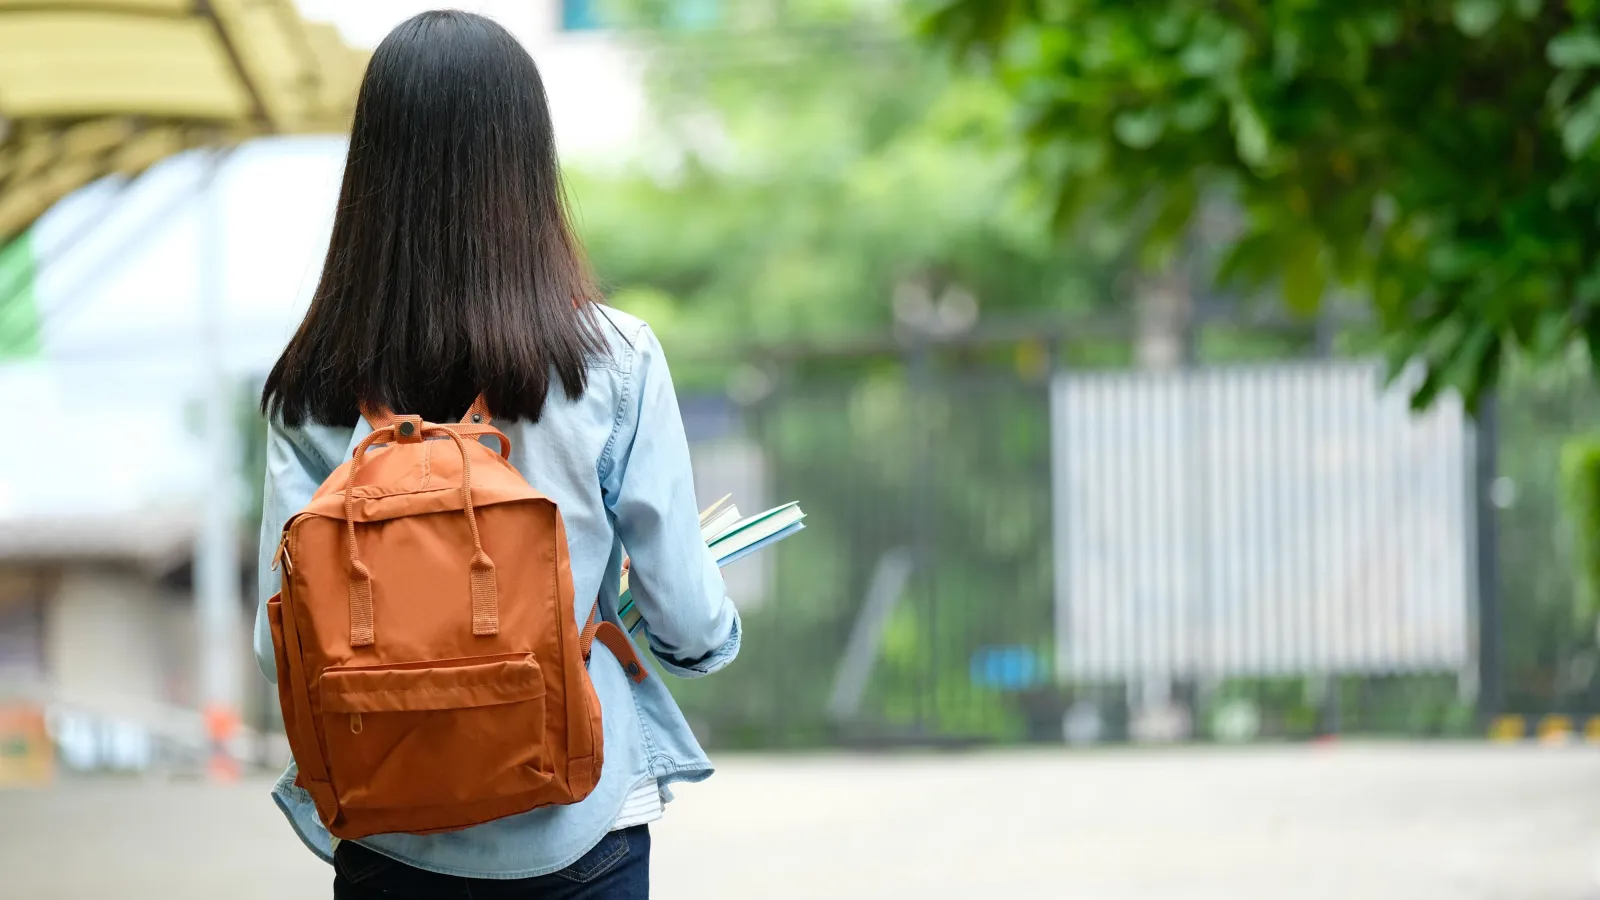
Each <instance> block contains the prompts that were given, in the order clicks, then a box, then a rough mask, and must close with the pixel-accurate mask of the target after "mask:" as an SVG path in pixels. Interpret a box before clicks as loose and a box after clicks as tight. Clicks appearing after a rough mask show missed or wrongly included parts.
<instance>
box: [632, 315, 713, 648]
mask: <svg viewBox="0 0 1600 900" xmlns="http://www.w3.org/2000/svg"><path fill="white" fill-rule="evenodd" d="M624 382H625V384H626V385H627V387H626V389H625V391H624V393H623V396H622V400H621V402H620V404H619V407H618V413H617V421H616V425H615V429H614V431H613V434H612V438H611V442H610V444H609V446H608V451H607V454H606V459H605V460H604V461H603V467H602V471H601V485H602V488H603V490H604V493H605V499H606V507H607V509H608V510H609V512H610V513H611V515H612V516H613V518H614V520H615V522H616V527H617V534H618V536H619V537H620V538H621V539H622V545H623V547H624V548H626V550H627V553H628V556H629V558H630V560H631V563H630V569H629V573H628V586H629V589H630V590H631V591H632V593H633V600H634V603H635V604H636V605H637V606H638V608H639V613H640V615H641V616H642V617H643V619H644V628H645V634H646V637H647V639H648V640H649V643H650V649H651V652H652V653H654V654H655V656H656V658H657V659H658V660H660V662H661V664H662V665H663V666H664V667H665V668H666V669H667V671H669V672H672V673H673V674H675V675H679V676H682V677H685V678H693V677H698V676H701V675H708V674H710V673H712V672H715V671H717V670H718V669H720V668H722V667H723V666H726V665H727V664H728V663H730V662H732V661H733V658H734V657H735V656H736V655H738V652H739V641H740V627H739V613H738V611H737V610H736V609H734V606H733V602H732V601H731V600H729V599H728V592H727V587H726V586H725V585H724V584H723V581H722V572H721V571H720V570H718V568H717V564H716V560H715V559H713V558H712V556H711V551H710V550H708V549H707V548H706V545H705V543H704V542H703V541H702V540H701V538H700V515H699V510H698V509H697V507H696V505H695V495H694V473H693V470H692V469H691V467H690V465H689V443H688V440H687V438H686V437H685V435H684V430H683V418H682V416H681V414H680V413H679V411H678V398H677V395H676V393H675V392H674V391H673V388H672V376H671V374H670V373H669V372H668V369H667V363H666V359H665V358H664V357H663V355H662V352H661V345H660V343H659V342H658V341H657V340H656V337H655V335H654V334H653V333H652V332H651V331H650V330H649V329H648V328H643V329H641V330H640V332H639V334H638V336H637V337H636V338H635V340H634V347H633V355H632V359H631V366H630V368H629V371H628V373H627V376H626V377H625V379H624Z"/></svg>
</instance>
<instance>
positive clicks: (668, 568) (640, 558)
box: [255, 307, 740, 878]
mask: <svg viewBox="0 0 1600 900" xmlns="http://www.w3.org/2000/svg"><path fill="white" fill-rule="evenodd" d="M596 314H597V315H601V316H604V317H605V318H606V319H609V322H607V321H601V322H600V323H599V324H600V326H601V329H602V331H603V332H604V333H605V335H606V339H607V342H608V344H609V350H610V352H609V354H608V355H607V356H605V357H603V358H596V359H595V360H594V361H593V362H592V363H591V366H590V369H589V385H588V389H587V390H586V391H585V392H584V394H583V396H582V397H580V398H578V399H577V400H575V401H574V400H569V399H568V398H567V397H566V395H565V394H564V393H563V392H562V391H561V390H560V388H559V387H557V388H555V389H553V390H552V391H551V392H550V396H549V399H548V400H547V402H546V405H545V411H544V414H543V416H542V417H541V418H540V420H539V421H538V422H537V423H536V424H531V425H530V424H526V423H521V422H505V421H499V422H496V423H495V424H496V425H497V426H498V427H499V428H500V429H501V430H503V431H505V432H506V435H507V437H509V438H510V439H511V444H512V448H513V450H512V457H511V461H512V463H514V464H515V465H516V467H517V470H518V471H519V472H521V473H522V475H523V476H524V477H526V478H527V479H528V481H529V482H530V483H532V484H533V486H534V487H536V488H538V489H539V490H540V491H542V492H543V493H545V494H546V495H548V496H549V497H550V498H551V499H553V500H555V501H556V503H557V505H558V506H559V507H560V509H561V516H562V518H563V520H564V521H565V523H566V529H567V540H568V541H569V542H570V543H571V546H572V581H573V587H574V588H575V593H576V597H577V607H576V608H574V609H573V611H572V614H573V616H574V617H575V618H576V619H577V620H578V621H582V620H583V619H585V618H587V617H588V615H589V608H590V605H591V604H592V603H593V602H594V598H595V597H596V596H599V597H600V605H601V610H602V612H603V614H604V615H605V616H606V617H607V618H610V619H612V620H613V621H614V620H615V619H616V607H617V584H618V578H619V575H620V567H621V562H622V557H623V549H622V548H623V547H624V546H626V547H627V554H628V556H629V558H630V559H631V570H630V573H629V576H628V578H629V585H630V587H631V588H632V591H633V596H634V599H635V602H636V603H637V604H638V606H639V610H640V612H641V613H642V615H643V617H644V622H645V633H646V635H647V637H648V639H649V644H650V649H651V650H652V651H653V653H654V655H655V657H656V660H657V663H658V664H657V665H656V666H654V667H652V668H654V669H655V672H654V673H653V674H652V677H650V678H646V679H645V680H644V681H643V682H641V683H639V684H632V683H630V682H629V681H628V679H627V677H626V676H624V674H623V672H622V667H621V666H620V665H619V664H618V663H617V662H616V660H615V658H614V657H612V656H611V654H610V653H609V651H607V650H606V649H605V648H604V647H603V646H602V645H600V644H598V643H597V644H595V648H594V655H593V657H592V658H591V660H590V666H589V675H590V677H591V678H592V679H593V681H594V686H595V691H596V692H597V693H598V694H599V696H600V706H601V711H602V713H601V714H602V719H603V721H604V726H605V764H604V768H603V770H602V772H601V777H600V782H599V784H598V785H597V786H596V787H595V789H594V792H593V793H591V794H590V795H589V796H588V797H587V798H585V799H584V800H583V801H582V802H581V803H575V804H572V805H571V806H557V807H546V808H544V809H537V810H534V811H532V812H528V813H524V814H522V815H517V816H511V817H509V818H505V819H499V820H497V821H494V822H489V823H487V824H484V825H478V826H474V827H472V828H467V829H464V830H461V831H454V832H447V833H443V834H430V835H410V834H382V835H374V836H372V837H368V838H362V839H361V841H360V843H361V844H363V845H364V846H367V847H370V848H371V849H373V850H376V851H378V852H379V853H383V854H385V855H387V856H390V857H393V858H395V859H398V860H400V861H402V862H405V863H408V864H410V865H413V866H417V867H420V868H423V869H430V870H432V871H435V872H443V873H446V874H451V875H465V876H469V877H477V878H523V877H531V876H535V875H543V874H546V873H549V872H555V871H558V870H560V869H563V868H565V867H567V866H568V865H570V864H572V863H573V862H576V861H577V860H578V858H579V857H581V856H582V855H583V854H584V853H585V852H587V851H588V850H589V849H590V848H591V847H593V846H594V845H595V844H596V843H598V842H599V840H600V838H601V837H603V836H604V835H605V834H606V832H607V831H608V830H609V829H610V827H611V823H612V822H613V820H615V818H616V816H617V813H618V811H619V810H620V809H621V807H622V803H623V800H624V799H625V798H626V797H627V795H628V793H629V792H630V791H631V790H633V789H634V788H636V787H638V786H640V785H642V784H646V783H648V782H649V781H651V780H652V779H654V780H657V781H659V783H660V784H661V785H662V786H665V785H667V784H670V783H672V782H675V781H701V780H704V779H705V778H708V777H710V775H711V771H712V768H711V762H710V760H708V759H707V758H706V755H705V752H704V751H703V750H701V749H700V745H699V743H698V742H697V741H696V740H695V737H694V734H693V733H692V732H691V731H690V730H689V725H688V723H687V722H685V721H684V718H683V714H682V713H681V712H680V711H679V710H678V706H677V704H676V703H674V702H673V699H672V695H671V694H669V693H668V692H667V687H666V685H665V684H663V683H662V680H661V678H660V671H661V670H662V669H665V670H666V671H668V672H671V673H672V674H674V675H678V676H682V677H695V676H699V675H705V674H708V673H711V672H714V671H716V670H718V669H720V668H722V667H723V666H725V665H727V664H728V663H729V662H731V661H732V660H733V658H734V656H735V655H736V654H737V653H738V652H739V634H740V632H739V615H738V613H737V612H736V611H735V610H734V607H733V604H732V603H731V602H730V601H729V599H728V597H727V591H726V588H725V587H724V585H723V582H722V574H721V573H720V572H719V571H718V569H717V566H716V562H715V561H714V560H713V559H712V557H711V554H710V553H709V552H708V551H707V550H706V547H705V544H704V543H703V542H702V541H701V539H700V525H699V514H698V512H697V509H696V505H695V494H694V483H693V475H692V473H691V470H690V467H689V448H688V442H687V441H686V439H685V437H684V432H683V421H682V419H681V417H680V415H679V412H678V401H677V397H676V395H675V393H674V392H673V388H672V378H671V375H670V374H669V373H668V371H667V364H666V360H665V359H664V358H663V356H662V352H661V345H660V344H659V343H658V342H657V341H656V338H655V335H654V334H653V333H652V332H651V331H650V329H649V328H648V327H647V326H646V325H645V324H644V323H643V322H641V321H640V320H638V319H636V318H634V317H632V316H629V315H627V314H625V313H622V312H619V311H617V310H614V309H602V308H599V307H597V308H596ZM557 384H558V385H559V382H557ZM369 432H370V429H369V428H368V426H367V425H366V424H365V423H364V422H363V423H358V424H357V425H356V427H355V428H354V429H350V428H333V427H325V426H321V425H315V424H311V425H307V426H305V427H301V428H288V427H283V426H281V425H276V424H275V425H273V426H272V427H270V428H269V430H268V435H267V477H266V496H265V503H264V506H263V510H264V511H263V514H262V521H261V568H260V585H259V586H260V595H261V597H262V602H261V604H260V606H259V607H258V609H257V612H256V627H255V652H256V660H257V662H259V663H260V665H261V671H262V672H263V673H264V674H265V675H266V676H267V678H268V679H269V680H271V681H273V682H276V680H277V672H276V663H275V660H274V657H273V652H272V637H271V634H270V633H269V631H268V629H267V626H266V598H267V597H269V596H270V595H272V594H273V593H276V592H277V590H278V586H279V584H278V573H276V572H274V571H272V570H271V568H270V562H271V558H272V553H273V551H274V550H275V549H276V547H277V542H278V536H279V534H280V532H281V531H282V528H283V525H284V523H285V522H286V521H288V519H289V517H290V516H292V515H294V514H295V513H296V512H298V511H299V510H300V509H301V507H303V506H305V505H306V503H307V502H309V501H310V500H311V495H312V493H313V492H314V491H315V490H316V489H317V486H318V485H320V484H321V483H322V481H323V480H324V479H325V478H327V477H328V475H329V474H331V473H332V472H333V470H334V468H335V467H336V466H338V464H339V463H340V462H341V461H342V460H344V459H346V458H348V457H349V455H350V453H351V452H352V451H353V450H354V448H355V445H356V444H357V443H358V442H359V441H360V440H361V438H362V437H364V436H365V435H366V434H368V433H369ZM294 775H295V768H294V765H293V764H291V765H290V766H289V770H288V771H287V772H285V773H284V775H283V777H282V778H280V779H279V780H278V783H277V785H276V787H274V789H273V798H274V799H275V800H276V801H277V803H278V806H279V807H280V808H281V809H282V810H283V812H284V814H285V815H287V816H288V818H289V821H290V823H292V824H293V826H294V828H295V830H296V831H297V832H298V833H299V835H300V837H301V839H302V840H303V841H305V843H306V846H308V847H310V848H311V850H312V851H313V852H315V853H316V854H317V855H318V856H320V857H322V858H323V859H324V860H328V861H331V860H332V844H331V838H330V835H329V834H328V832H327V829H325V828H324V827H323V826H322V823H321V821H320V820H319V819H318V818H317V814H316V810H315V807H314V806H313V805H312V802H311V796H310V795H309V794H307V793H306V792H305V791H303V790H301V789H300V788H298V787H295V786H294V783H293V782H294Z"/></svg>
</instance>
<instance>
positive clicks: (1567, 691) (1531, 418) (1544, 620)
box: [1493, 356, 1600, 714]
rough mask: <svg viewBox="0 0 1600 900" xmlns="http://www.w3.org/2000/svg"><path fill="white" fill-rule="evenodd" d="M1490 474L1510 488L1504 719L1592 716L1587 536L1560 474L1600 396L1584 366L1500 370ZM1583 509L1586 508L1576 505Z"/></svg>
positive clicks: (1502, 550) (1576, 361) (1502, 585)
mask: <svg viewBox="0 0 1600 900" xmlns="http://www.w3.org/2000/svg"><path fill="white" fill-rule="evenodd" d="M1496 418H1497V431H1498V435H1499V439H1498V444H1499V471H1500V473H1501V475H1502V477H1503V478H1504V479H1505V480H1506V483H1507V484H1508V485H1510V486H1511V487H1513V489H1514V490H1513V491H1512V492H1511V495H1510V496H1509V497H1505V498H1502V499H1505V500H1509V506H1507V507H1506V508H1504V509H1501V510H1498V512H1497V518H1498V520H1499V529H1498V530H1499V537H1500V542H1499V555H1500V579H1499V583H1498V584H1497V585H1495V586H1493V587H1494V589H1496V590H1497V591H1498V593H1499V601H1500V607H1501V621H1502V623H1503V632H1502V637H1501V652H1502V668H1503V669H1504V672H1505V684H1506V696H1505V704H1506V709H1508V710H1510V711H1515V712H1520V713H1526V714H1541V713H1547V712H1558V711H1570V710H1571V709H1574V708H1593V707H1592V704H1593V703H1594V702H1595V700H1596V699H1597V698H1600V679H1597V678H1596V674H1597V672H1600V653H1597V649H1596V646H1595V640H1594V629H1593V619H1592V618H1589V619H1586V618H1585V614H1584V612H1583V610H1584V606H1585V604H1586V603H1587V602H1588V601H1587V600H1584V599H1582V598H1584V597H1585V594H1586V591H1587V590H1589V588H1588V587H1586V586H1585V584H1584V582H1585V580H1586V578H1585V575H1584V574H1583V573H1584V572H1585V571H1587V570H1588V569H1589V568H1590V563H1589V562H1588V561H1587V557H1586V554H1589V553H1591V552H1592V550H1593V547H1592V544H1591V545H1589V546H1585V545H1586V544H1589V540H1591V539H1592V534H1593V532H1588V535H1590V536H1591V537H1589V538H1586V533H1585V532H1584V531H1582V530H1581V529H1580V528H1579V527H1576V526H1578V524H1579V523H1578V520H1577V518H1576V517H1575V516H1573V515H1572V514H1571V513H1572V512H1573V511H1574V508H1575V504H1574V499H1573V498H1570V497H1569V496H1568V494H1569V492H1570V491H1571V489H1572V486H1571V485H1570V483H1569V479H1568V478H1566V477H1565V476H1564V474H1563V468H1564V463H1565V460H1564V457H1567V456H1568V455H1569V454H1572V453H1574V452H1575V451H1574V450H1573V448H1574V446H1575V445H1574V441H1585V442H1587V436H1589V435H1593V434H1596V433H1597V429H1600V393H1597V392H1596V390H1595V384H1594V381H1593V380H1592V378H1591V377H1590V373H1589V371H1588V364H1587V361H1586V360H1584V359H1582V358H1581V357H1576V356H1574V357H1573V358H1570V359H1568V360H1566V361H1564V363H1563V364H1552V365H1544V366H1538V367H1534V366H1530V365H1527V364H1524V363H1522V362H1520V361H1517V362H1516V363H1515V364H1513V365H1509V366H1508V367H1507V369H1506V377H1505V379H1504V380H1503V383H1502V385H1501V399H1500V402H1499V404H1498V415H1497V417H1496ZM1584 505H1585V506H1587V501H1584Z"/></svg>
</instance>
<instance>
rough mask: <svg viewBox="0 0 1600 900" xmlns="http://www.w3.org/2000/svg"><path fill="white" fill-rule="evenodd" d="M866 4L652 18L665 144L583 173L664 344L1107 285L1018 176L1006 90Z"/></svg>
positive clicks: (853, 323) (644, 10)
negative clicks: (637, 160)
mask: <svg viewBox="0 0 1600 900" xmlns="http://www.w3.org/2000/svg"><path fill="white" fill-rule="evenodd" d="M859 6H860V5H859V4H851V3H828V2H809V3H808V2H790V3H787V4H784V5H783V14H782V15H778V14H777V13H776V12H773V10H774V9H775V7H772V6H769V5H766V4H751V5H749V6H748V7H746V6H740V7H739V12H740V13H741V18H740V19H738V20H737V21H733V20H729V21H726V22H723V23H720V24H719V25H717V26H716V27H713V28H699V29H691V30H685V29H682V28H662V29H660V30H659V31H655V32H646V34H648V35H650V36H649V37H647V38H646V40H647V42H648V43H647V49H648V60H649V62H648V66H649V68H648V77H647V79H646V82H647V84H649V85H650V88H651V90H652V92H653V96H652V101H653V102H652V107H653V109H654V110H655V111H656V113H657V122H656V123H655V126H654V128H653V134H652V138H651V142H650V143H651V149H652V153H651V155H650V156H649V157H648V159H647V160H646V161H645V164H644V165H641V166H640V167H638V168H636V169H634V170H632V171H629V172H625V173H617V172H604V173H597V172H590V173H582V172H579V173H574V174H573V176H572V186H573V194H574V197H575V200H576V207H577V210H578V219H579V222H580V227H581V228H582V230H583V232H584V237H585V240H586V242H587V246H588V248H589V250H590V253H591V255H592V257H593V258H594V261H595V264H596V267H597V268H598V270H599V272H600V274H601V277H602V278H603V280H604V282H605V283H606V286H607V288H608V290H609V291H610V293H611V295H612V302H614V303H615V304H616V305H617V306H619V307H621V308H623V309H629V310H633V311H636V312H638V313H640V314H641V315H643V316H644V317H645V318H647V319H648V320H649V321H651V322H652V324H653V325H655V326H656V328H657V330H658V331H660V332H661V333H662V334H663V338H664V340H666V341H667V342H668V344H669V347H670V346H671V345H673V344H680V345H681V344H684V343H686V342H687V343H689V344H693V345H699V346H705V345H718V344H723V345H733V346H742V345H746V344H750V343H762V344H769V343H773V342H778V341H786V342H795V341H804V340H808V339H818V338H830V337H840V336H843V335H855V334H860V333H862V332H875V333H883V332H885V331H887V330H888V329H889V328H890V327H892V326H893V325H894V323H895V314H894V307H895V303H896V297H897V296H898V297H899V298H900V303H901V306H902V313H906V312H907V309H906V307H909V306H915V305H916V304H917V303H918V302H919V298H920V297H923V296H926V297H930V298H931V300H932V302H933V305H934V306H935V307H936V308H938V309H942V310H943V312H944V314H945V316H946V317H947V318H950V319H952V323H951V324H952V327H957V328H959V327H962V326H965V325H969V324H970V322H971V321H972V316H973V315H981V316H982V317H986V318H987V317H1006V316H1013V317H1014V316H1017V315H1021V314H1033V313H1037V312H1040V311H1048V312H1051V313H1081V312H1085V311H1089V310H1093V309H1095V308H1097V307H1101V306H1103V305H1105V304H1107V303H1108V302H1109V300H1108V297H1109V295H1110V285H1109V273H1110V272H1111V271H1112V269H1111V267H1110V266H1108V265H1106V264H1105V262H1106V260H1105V254H1104V253H1103V252H1100V251H1102V250H1103V249H1104V247H1100V248H1097V247H1094V246H1086V245H1084V244H1081V243H1069V242H1067V241H1063V240H1062V239H1061V238H1060V237H1058V236H1057V235H1056V234H1054V233H1053V232H1052V230H1051V229H1050V227H1049V225H1050V223H1049V219H1048V217H1047V215H1045V213H1044V212H1043V209H1042V204H1040V203H1039V202H1038V201H1037V198H1030V197H1028V196H1026V195H1025V194H1023V193H1022V192H1020V191H1019V190H1017V189H1016V184H1015V179H1014V177H1013V174H1014V172H1015V171H1016V169H1017V164H1018V162H1019V160H1020V154H1018V153H1016V152H1015V151H1014V150H1013V149H1011V148H1009V147H1007V146H1005V145H1004V142H1001V141H997V140H995V136H996V135H997V134H999V133H1000V132H1001V130H1002V129H1003V125H1004V123H1005V122H1006V121H1007V119H1008V117H1009V116H1010V114H1011V101H1010V100H1009V99H1008V98H1007V97H1006V96H1005V94H1004V92H1003V91H1001V90H999V89H998V88H997V87H995V86H993V85H990V84H988V83H986V82H984V81H982V80H980V79H974V78H963V77H956V76H952V75H951V74H950V72H949V71H948V66H945V65H943V64H941V63H939V61H937V60H933V59H930V58H928V55H927V54H926V53H924V52H920V51H919V49H918V47H917V46H916V45H915V43H914V42H913V41H912V40H911V37H910V35H909V34H908V33H907V32H906V31H905V30H904V29H903V28H902V27H901V26H900V25H899V24H898V23H897V22H896V21H895V20H892V19H889V18H886V17H884V16H883V15H873V14H871V13H870V11H868V12H863V11H861V10H860V9H858V8H857V7H859ZM757 7H762V8H766V9H768V11H769V12H772V13H773V14H772V15H768V16H765V17H763V16H756V15H754V11H755V10H756V9H757ZM728 8H729V9H731V5H729V7H728ZM670 12H671V10H670V4H666V5H665V6H664V5H663V4H661V3H653V2H642V3H637V4H634V14H635V15H636V16H642V17H645V18H647V19H648V18H649V17H651V16H656V17H658V18H663V17H666V16H668V15H670ZM1106 246H1111V245H1106ZM941 299H943V300H945V301H949V302H947V303H945V304H940V303H939V301H940V300H941ZM974 306H975V308H976V312H974ZM687 355H694V354H692V353H691V354H687Z"/></svg>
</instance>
